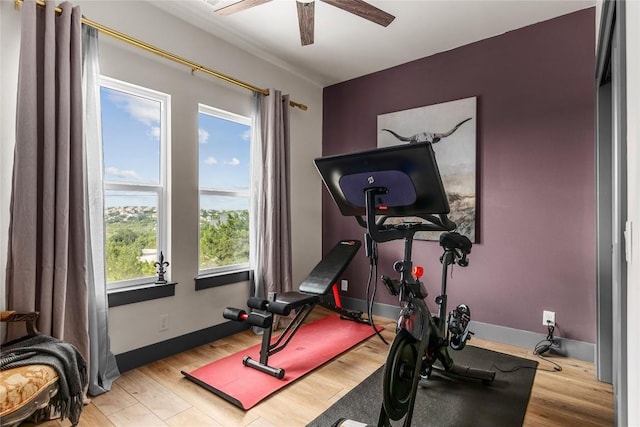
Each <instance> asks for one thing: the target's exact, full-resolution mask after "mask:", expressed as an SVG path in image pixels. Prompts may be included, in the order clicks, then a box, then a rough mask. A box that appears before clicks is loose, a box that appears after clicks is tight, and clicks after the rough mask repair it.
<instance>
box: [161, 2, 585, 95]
mask: <svg viewBox="0 0 640 427" xmlns="http://www.w3.org/2000/svg"><path fill="white" fill-rule="evenodd" d="M149 1H151V3H152V4H154V5H156V6H157V7H158V8H160V9H162V10H164V11H166V12H168V13H171V14H172V15H175V16H176V17H178V18H181V19H183V20H185V21H187V22H190V23H191V24H193V25H195V26H197V27H199V28H201V29H203V30H205V31H208V32H210V33H212V34H214V35H215V36H217V37H219V38H222V39H224V40H226V41H228V42H230V43H232V44H234V45H236V46H238V47H239V48H242V49H245V50H248V51H249V52H252V53H254V54H256V55H258V56H260V57H262V58H263V59H265V60H268V61H271V62H273V63H275V64H277V65H279V66H281V67H284V68H285V69H287V70H290V71H292V72H294V73H296V74H298V75H301V76H303V77H305V78H306V79H308V80H309V81H311V82H313V83H315V84H317V85H319V86H322V87H325V86H328V85H331V84H334V83H339V82H343V81H346V80H350V79H352V78H355V77H360V76H363V75H366V74H369V73H372V72H376V71H380V70H383V69H386V68H389V67H393V66H396V65H400V64H404V63H406V62H409V61H412V60H414V59H419V58H424V57H426V56H430V55H433V54H435V53H438V52H443V51H447V50H450V49H454V48H456V47H460V46H464V45H466V44H469V43H473V42H475V41H478V40H482V39H486V38H488V37H492V36H496V35H499V34H502V33H505V32H507V31H510V30H514V29H517V28H521V27H524V26H527V25H531V24H534V23H537V22H541V21H544V20H547V19H551V18H554V17H557V16H560V15H564V14H567V13H571V12H575V11H577V10H581V9H585V8H588V7H592V6H595V4H596V0H491V1H489V0H464V1H463V0H369V1H368V2H369V3H371V4H373V5H374V6H376V7H378V8H380V9H382V10H384V11H386V12H388V13H390V14H392V15H394V16H395V17H396V19H395V20H394V21H393V22H392V23H391V24H390V25H389V26H388V27H386V28H385V27H382V26H380V25H377V24H374V23H372V22H370V21H367V20H365V19H363V18H360V17H358V16H356V15H353V14H351V13H348V12H345V11H343V10H341V9H338V8H336V7H334V6H331V5H329V4H327V3H323V2H321V1H317V2H316V5H315V43H314V44H312V45H309V46H301V45H300V36H299V30H298V20H297V14H296V5H295V1H294V0H273V1H271V2H269V3H265V4H261V5H258V6H255V7H253V8H251V9H247V10H244V11H241V12H238V13H235V14H233V15H228V16H219V15H216V14H214V12H213V11H214V10H215V9H217V8H219V7H221V6H223V5H226V4H229V3H233V2H234V1H235V0H211V1H210V3H207V2H205V1H204V0H186V1H185V0H183V1H158V0H149ZM211 3H214V4H216V5H215V6H212V4H211Z"/></svg>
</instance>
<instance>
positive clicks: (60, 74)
mask: <svg viewBox="0 0 640 427" xmlns="http://www.w3.org/2000/svg"><path fill="white" fill-rule="evenodd" d="M47 4H48V6H47V7H46V8H41V7H36V4H35V2H34V1H31V0H29V1H25V2H24V4H23V5H22V7H21V12H22V13H21V15H22V29H21V31H22V32H21V46H20V64H19V78H18V100H17V108H16V145H15V152H14V163H13V182H12V193H11V206H10V224H9V248H8V256H7V270H6V274H7V276H6V277H7V280H6V290H7V306H8V307H9V308H10V309H12V310H20V311H23V310H24V311H26V310H37V311H39V312H40V317H39V320H38V328H39V330H40V331H41V332H42V333H45V334H48V335H51V336H54V337H56V338H59V339H62V340H65V341H67V342H69V343H71V344H73V345H74V346H75V347H76V348H77V349H78V350H79V351H80V353H81V354H82V355H83V356H84V357H85V359H87V360H88V357H87V356H88V354H89V336H88V330H87V283H86V275H87V271H86V270H87V264H86V243H85V241H86V234H85V229H86V227H85V215H86V213H85V207H84V205H85V193H84V185H83V156H84V155H83V144H82V117H83V113H82V47H81V44H82V42H81V36H82V34H81V13H80V9H79V8H78V7H71V5H69V4H67V3H63V4H61V5H60V7H61V8H62V10H63V11H62V13H61V14H58V15H57V14H56V13H55V11H54V8H53V6H54V4H53V2H48V3H47Z"/></svg>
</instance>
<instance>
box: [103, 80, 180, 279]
mask: <svg viewBox="0 0 640 427" xmlns="http://www.w3.org/2000/svg"><path fill="white" fill-rule="evenodd" d="M169 101H170V96H169V95H166V94H163V93H159V92H156V91H153V90H150V89H146V88H142V87H139V86H134V85H131V84H128V83H125V82H121V81H117V80H113V79H109V78H106V77H103V78H102V80H101V84H100V104H101V114H102V117H101V119H102V144H103V155H104V159H103V161H104V189H105V198H104V206H105V216H104V219H105V258H106V259H105V263H106V270H107V283H108V287H109V289H116V288H122V287H125V286H132V285H139V284H144V283H151V282H153V281H154V279H155V272H156V269H155V266H154V263H155V262H156V261H157V260H158V255H159V251H163V252H164V255H165V258H168V254H167V251H166V248H167V246H166V236H167V208H166V203H167V200H166V189H165V184H166V173H167V170H166V158H165V157H166V149H167V135H168V134H169V131H168V128H169V121H168V117H169V115H168V110H169Z"/></svg>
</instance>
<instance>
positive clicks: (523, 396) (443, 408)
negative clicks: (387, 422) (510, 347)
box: [307, 346, 538, 427]
mask: <svg viewBox="0 0 640 427" xmlns="http://www.w3.org/2000/svg"><path fill="white" fill-rule="evenodd" d="M451 356H452V357H453V360H454V361H455V362H456V364H458V365H466V366H471V367H473V368H478V369H490V370H493V371H495V372H496V377H495V380H494V381H493V383H491V384H490V385H484V384H482V383H481V382H480V381H476V380H464V379H454V378H449V377H445V376H441V375H439V374H438V373H437V372H436V371H435V370H434V372H433V374H432V375H431V377H430V378H429V380H428V381H427V385H426V387H424V388H423V387H420V386H419V387H418V391H417V396H416V404H415V409H414V411H413V420H412V423H411V425H412V426H416V427H426V426H434V427H436V426H437V427H449V426H451V427H463V426H473V427H480V426H490V427H495V426H500V427H509V426H522V422H523V421H524V414H525V412H526V410H527V404H528V403H529V396H530V395H531V386H532V385H533V379H534V377H535V374H536V370H535V369H536V367H537V366H538V362H536V361H533V360H528V359H522V358H519V357H515V356H510V355H508V354H503V353H497V352H495V351H491V350H485V349H481V348H478V347H473V346H466V347H465V348H464V350H462V351H452V352H451ZM516 367H521V368H519V369H515V368H516ZM498 368H499V369H501V370H502V371H510V370H514V372H508V373H507V372H500V370H498ZM383 372H384V367H381V368H379V369H378V370H377V371H376V372H374V373H373V374H372V375H371V376H369V377H368V378H367V379H365V380H364V381H363V382H362V383H360V384H358V385H357V386H356V387H355V388H354V389H353V390H351V391H350V392H349V393H347V394H346V395H345V396H344V397H342V398H341V399H340V400H339V401H337V402H336V403H335V404H333V405H332V406H331V407H330V408H329V409H327V410H326V411H325V412H323V413H322V414H320V416H318V417H317V418H316V419H315V420H313V421H312V422H311V423H310V424H308V425H307V427H329V426H331V425H332V424H333V423H335V422H336V421H337V420H338V419H340V418H348V419H351V420H354V421H359V422H362V423H367V424H370V425H376V424H377V422H378V416H379V414H380V407H381V405H382V377H383ZM394 425H402V423H401V422H397V423H394Z"/></svg>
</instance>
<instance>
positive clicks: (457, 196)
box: [378, 96, 477, 242]
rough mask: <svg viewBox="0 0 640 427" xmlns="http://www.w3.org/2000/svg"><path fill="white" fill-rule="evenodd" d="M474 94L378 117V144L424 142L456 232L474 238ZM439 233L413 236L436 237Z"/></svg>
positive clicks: (432, 238)
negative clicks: (428, 146) (435, 166)
mask: <svg viewBox="0 0 640 427" xmlns="http://www.w3.org/2000/svg"><path fill="white" fill-rule="evenodd" d="M476 122H477V120H476V97H475V96H474V97H470V98H464V99H458V100H455V101H449V102H443V103H440V104H434V105H427V106H424V107H418V108H412V109H409V110H403V111H396V112H393V113H386V114H381V115H379V116H378V147H389V146H392V145H398V144H411V143H412V142H414V143H415V142H424V141H428V142H430V143H431V146H432V147H433V151H434V152H435V156H436V162H437V164H438V169H439V171H440V176H441V178H442V182H443V184H444V188H445V191H446V193H447V198H448V200H449V207H450V208H451V211H450V213H449V219H451V220H452V221H453V222H455V223H456V224H457V228H456V231H457V232H459V233H460V234H463V235H465V236H467V237H468V238H469V239H470V240H471V241H472V242H475V240H476V126H477V123H476ZM439 236H440V232H420V233H417V234H416V236H415V238H417V239H422V240H438V238H439Z"/></svg>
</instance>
